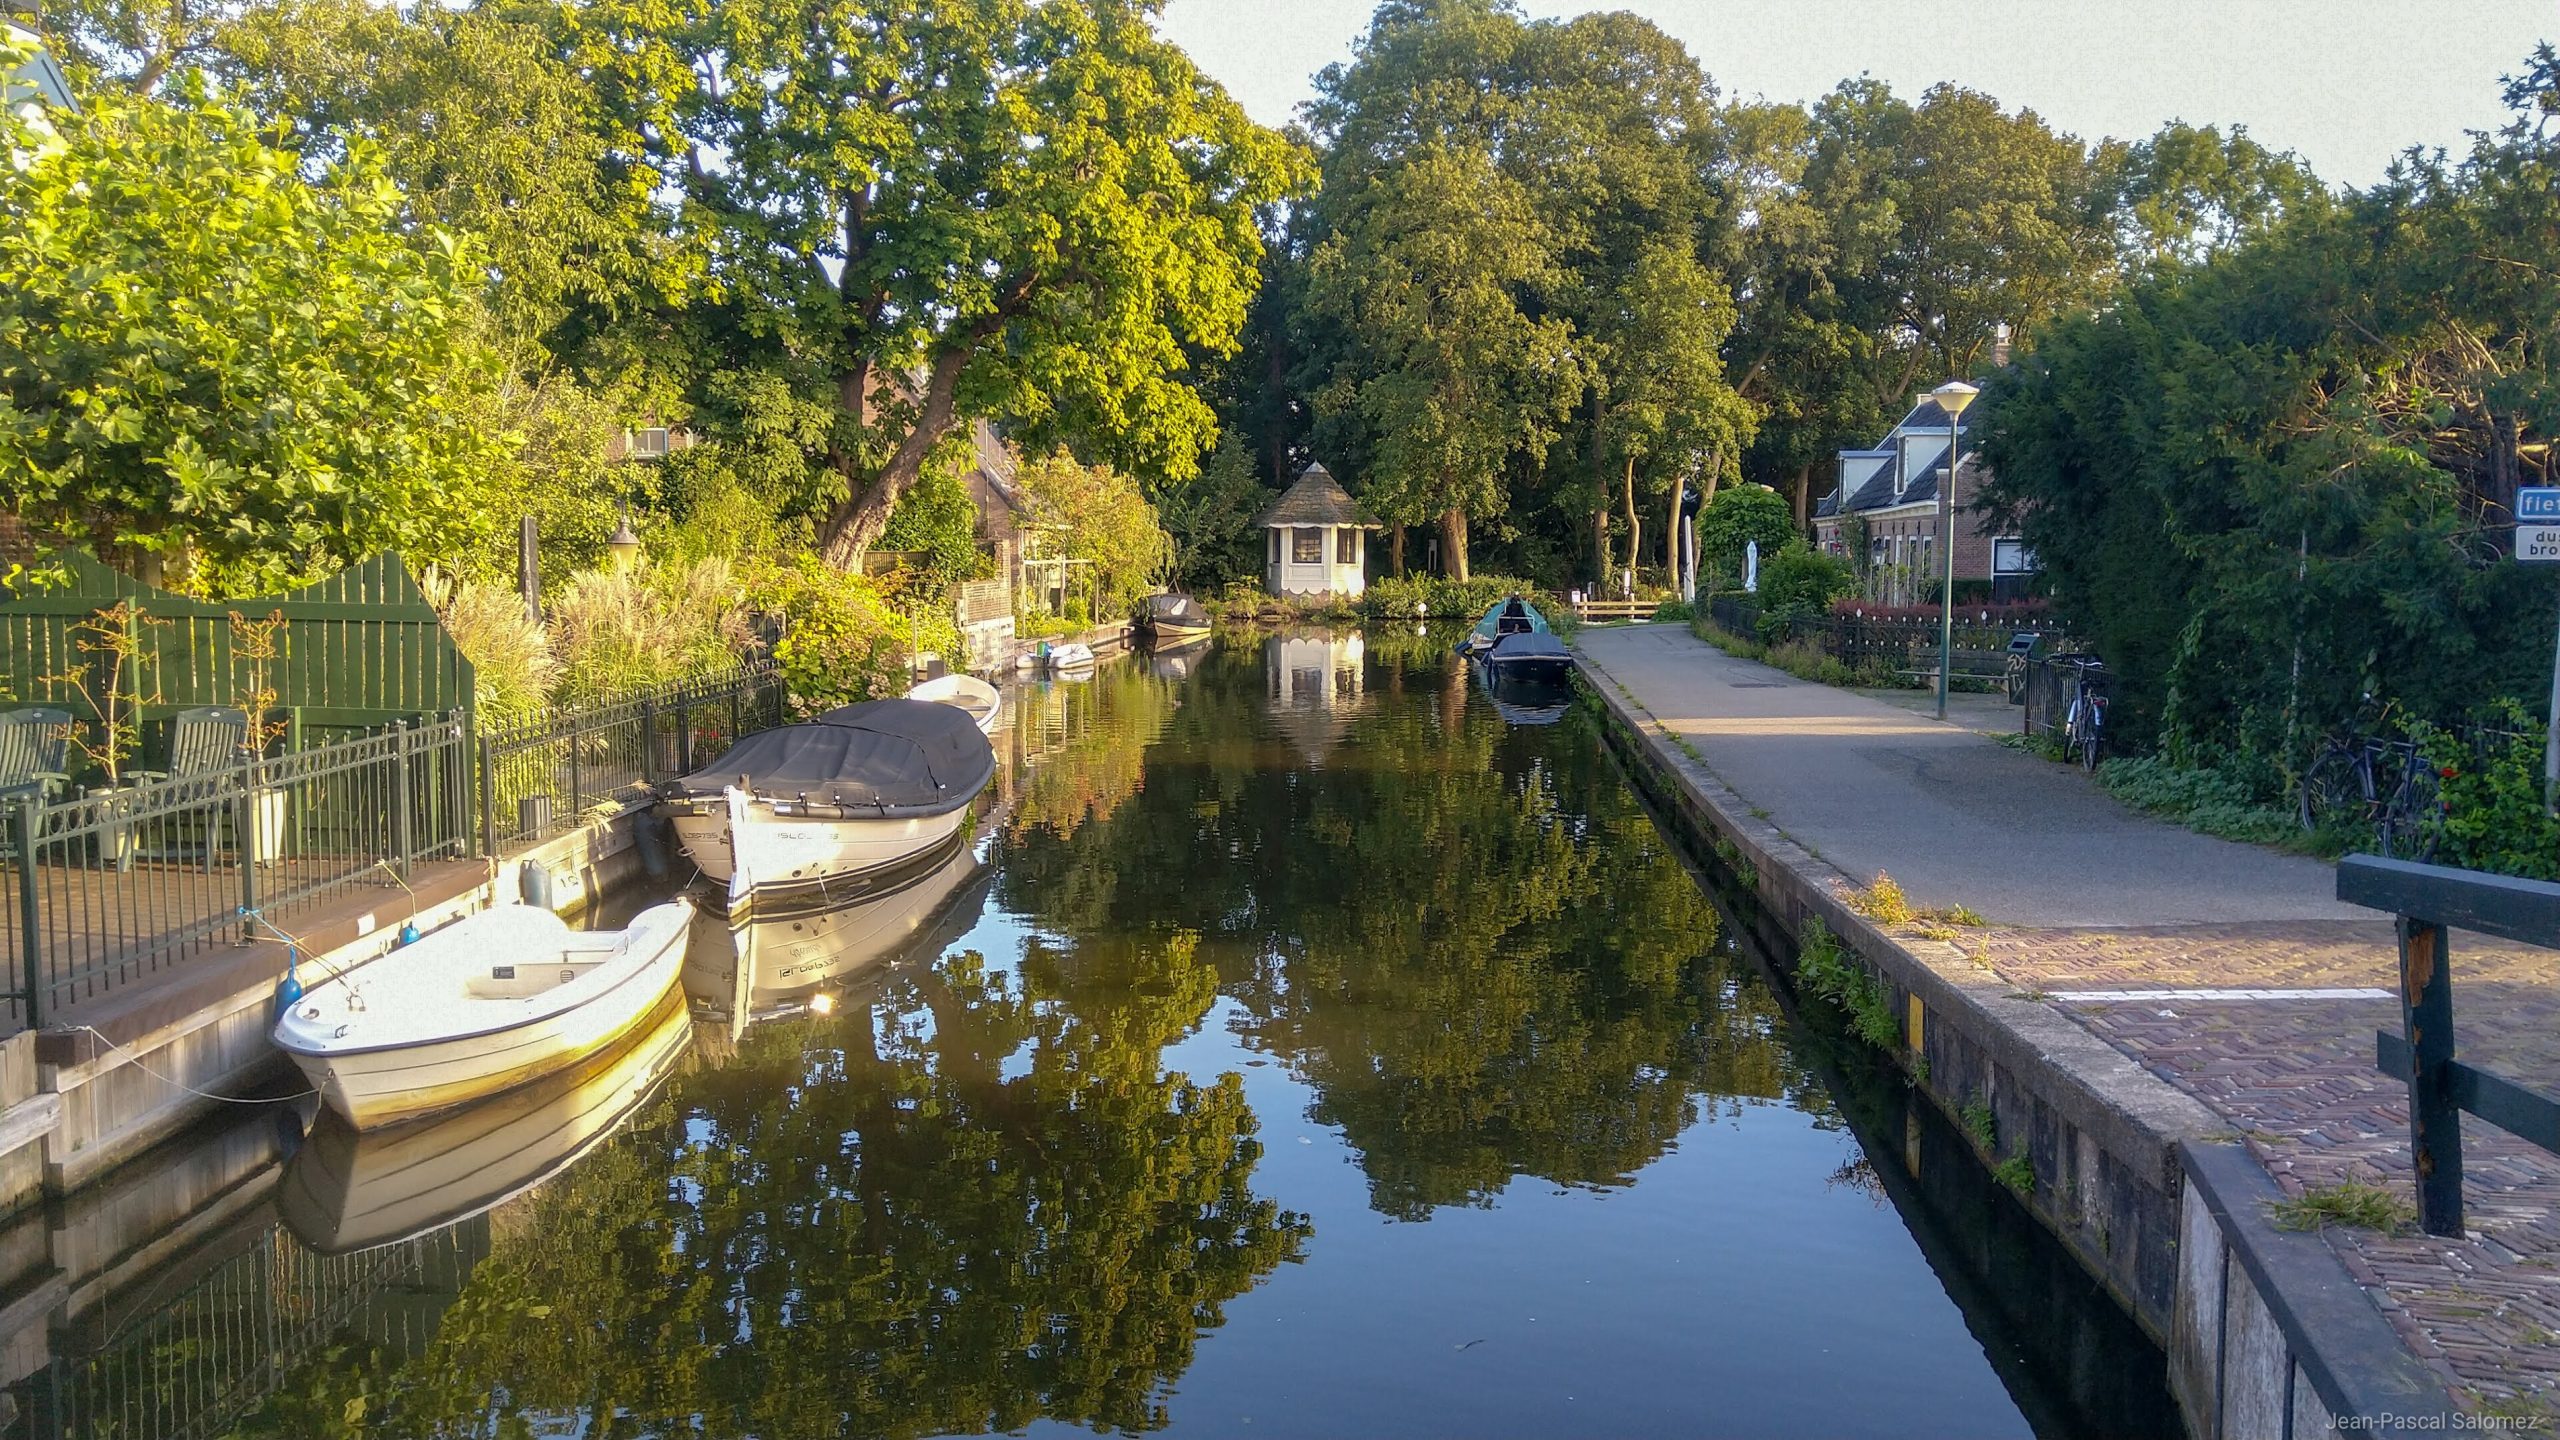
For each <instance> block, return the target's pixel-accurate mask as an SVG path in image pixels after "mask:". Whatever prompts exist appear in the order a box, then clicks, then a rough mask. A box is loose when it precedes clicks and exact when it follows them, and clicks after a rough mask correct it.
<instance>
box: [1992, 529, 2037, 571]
mask: <svg viewBox="0 0 2560 1440" xmlns="http://www.w3.org/2000/svg"><path fill="white" fill-rule="evenodd" d="M2035 569H2036V552H2034V551H2033V550H2030V549H2028V548H2027V542H2026V541H2024V540H2020V539H2016V538H2014V537H2012V538H2009V539H2005V540H1994V541H1992V542H1991V573H1992V574H1994V575H2032V574H2034V573H2035Z"/></svg>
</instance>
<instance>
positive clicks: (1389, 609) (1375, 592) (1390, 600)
mask: <svg viewBox="0 0 2560 1440" xmlns="http://www.w3.org/2000/svg"><path fill="white" fill-rule="evenodd" d="M1514 595H1517V596H1519V597H1520V598H1521V599H1523V600H1526V601H1528V602H1529V603H1530V604H1532V605H1535V606H1537V607H1538V613H1539V614H1541V615H1544V616H1546V617H1547V624H1548V625H1549V626H1551V627H1553V628H1554V629H1555V630H1556V631H1557V632H1558V633H1559V634H1562V633H1565V631H1566V629H1567V624H1568V622H1569V621H1570V620H1571V619H1572V615H1573V607H1572V606H1570V605H1567V604H1565V603H1564V601H1563V600H1562V599H1561V598H1559V597H1557V596H1554V595H1550V594H1547V593H1545V592H1544V591H1541V590H1540V589H1538V587H1536V586H1535V585H1532V584H1530V583H1529V582H1528V581H1526V580H1523V579H1521V578H1520V577H1519V576H1517V575H1478V576H1475V577H1473V578H1471V579H1467V580H1456V579H1451V578H1450V577H1448V576H1445V575H1407V576H1402V577H1398V576H1393V575H1390V576H1387V577H1386V578H1384V579H1382V580H1378V581H1376V582H1374V583H1373V584H1371V585H1370V586H1369V587H1368V588H1367V589H1366V590H1364V591H1362V592H1361V595H1360V612H1361V613H1362V614H1364V615H1368V616H1371V617H1373V618H1375V619H1380V620H1412V619H1420V618H1424V617H1428V618H1430V619H1434V620H1470V621H1472V620H1481V619H1483V618H1484V612H1486V611H1487V610H1490V609H1492V608H1493V607H1494V606H1496V605H1499V604H1501V603H1502V602H1503V601H1505V600H1508V599H1510V598H1511V597H1512V596H1514Z"/></svg>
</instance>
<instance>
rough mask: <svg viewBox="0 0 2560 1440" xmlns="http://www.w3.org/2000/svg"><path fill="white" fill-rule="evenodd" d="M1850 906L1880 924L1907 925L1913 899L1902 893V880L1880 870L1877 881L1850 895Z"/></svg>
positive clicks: (1909, 919) (1909, 920)
mask: <svg viewBox="0 0 2560 1440" xmlns="http://www.w3.org/2000/svg"><path fill="white" fill-rule="evenodd" d="M1849 908H1850V909H1852V910H1855V911H1857V912H1858V913H1859V914H1861V915H1864V916H1866V917H1867V918H1868V919H1870V920H1873V921H1874V922H1876V923H1877V924H1879V925H1885V926H1893V925H1907V924H1909V923H1910V922H1911V915H1912V911H1911V899H1910V897H1909V896H1906V895H1904V894H1903V893H1902V885H1901V882H1899V881H1897V880H1895V879H1894V878H1893V877H1892V876H1890V875H1887V874H1885V873H1883V872H1882V871H1878V872H1877V873H1876V878H1875V882H1874V883H1873V884H1871V885H1869V886H1867V887H1866V888H1865V889H1863V890H1860V891H1857V892H1856V893H1854V894H1852V895H1851V896H1850V897H1849Z"/></svg>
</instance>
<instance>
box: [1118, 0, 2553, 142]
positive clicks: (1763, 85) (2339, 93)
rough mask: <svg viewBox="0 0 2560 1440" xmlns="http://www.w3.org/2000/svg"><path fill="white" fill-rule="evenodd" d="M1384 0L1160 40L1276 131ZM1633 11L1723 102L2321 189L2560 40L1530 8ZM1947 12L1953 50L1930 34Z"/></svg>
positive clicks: (2422, 2) (2036, 4)
mask: <svg viewBox="0 0 2560 1440" xmlns="http://www.w3.org/2000/svg"><path fill="white" fill-rule="evenodd" d="M1375 8H1376V7H1375V0H1171V3H1170V4H1169V5H1167V7H1166V11H1165V20H1164V28H1165V30H1166V32H1167V33H1168V34H1169V35H1171V36H1172V38H1173V39H1174V40H1175V41H1176V42H1177V43H1179V44H1180V45H1181V46H1182V47H1183V48H1184V49H1186V50H1188V51H1190V52H1191V54H1192V56H1193V57H1194V58H1195V59H1196V60H1198V62H1199V63H1200V65H1201V66H1202V68H1204V69H1206V70H1207V71H1208V72H1209V73H1210V74H1212V75H1214V76H1216V77H1217V78H1218V80H1219V81H1220V82H1221V83H1222V84H1224V85H1225V86H1226V87H1227V89H1228V90H1230V91H1231V92H1233V93H1234V94H1235V96H1236V98H1237V99H1239V100H1241V101H1242V102H1243V103H1244V106H1245V108H1246V109H1247V110H1249V111H1251V112H1252V113H1253V116H1254V118H1256V119H1258V120H1261V121H1264V122H1266V123H1271V124H1277V123H1279V122H1281V121H1284V120H1286V119H1288V118H1289V116H1290V113H1291V111H1292V110H1293V108H1294V107H1295V106H1296V105H1297V104H1298V103H1299V102H1300V101H1303V100H1305V99H1306V98H1307V97H1308V94H1309V89H1308V81H1309V79H1310V77H1312V76H1313V75H1314V74H1315V72H1316V71H1317V70H1319V69H1321V68H1323V67H1324V66H1326V65H1328V64H1330V63H1332V62H1333V61H1336V60H1341V59H1346V58H1348V57H1349V55H1350V53H1351V42H1352V40H1353V38H1354V37H1355V36H1357V35H1358V34H1359V33H1360V32H1361V31H1362V30H1363V29H1365V28H1366V27H1367V25H1368V20H1369V15H1370V12H1371V11H1372V10H1373V9H1375ZM1523 8H1524V9H1526V10H1527V11H1528V12H1529V13H1531V14H1533V15H1540V16H1560V15H1572V14H1578V13H1580V12H1582V11H1585V10H1591V9H1612V8H1614V9H1624V10H1632V11H1634V12H1636V13H1638V14H1641V15H1644V16H1647V17H1649V18H1650V19H1652V20H1653V21H1654V22H1655V23H1656V24H1659V25H1660V26H1662V28H1663V29H1665V30H1667V31H1669V32H1670V33H1671V34H1673V35H1675V36H1677V37H1678V38H1679V39H1680V40H1681V41H1682V43H1684V44H1686V45H1687V46H1688V47H1689V50H1690V52H1691V53H1692V54H1694V55H1696V56H1697V57H1698V60H1699V62H1700V63H1701V64H1703V65H1704V66H1705V67H1706V68H1707V72H1708V73H1709V74H1711V75H1713V76H1714V77H1715V79H1716V83H1717V84H1718V85H1719V86H1720V87H1721V88H1722V89H1723V91H1724V92H1725V93H1726V94H1728V95H1760V96H1766V97H1768V98H1770V99H1778V100H1810V99H1812V98H1813V97H1815V96H1817V95H1819V94H1821V93H1822V92H1824V91H1826V90H1829V89H1830V88H1831V87H1832V86H1834V85H1836V84H1838V83H1839V82H1840V81H1841V80H1842V79H1844V78H1846V77H1848V76H1851V75H1855V74H1857V73H1858V72H1860V71H1868V72H1871V73H1873V74H1874V75H1876V76H1877V77H1878V78H1880V79H1883V80H1885V81H1888V82H1890V83H1891V84H1892V86H1893V88H1894V89H1895V90H1896V91H1897V92H1900V93H1904V94H1908V95H1911V96H1914V97H1916V96H1917V95H1918V94H1919V93H1920V92H1921V91H1922V90H1925V89H1927V88H1928V87H1929V86H1931V85H1933V84H1936V83H1937V82H1939V81H1941V80H1954V81H1956V82H1957V83H1959V84H1962V85H1966V86H1969V87H1971V88H1973V89H1977V90H1982V91H1986V92H1988V93H1990V94H1992V95H1996V96H1998V97H1999V98H2000V100H2001V102H2002V103H2003V104H2005V105H2007V106H2009V107H2010V108H2011V109H2015V108H2017V107H2019V106H2021V105H2024V106H2027V107H2030V108H2032V109H2034V110H2036V111H2037V112H2038V113H2040V114H2042V115H2043V116H2044V117H2045V118H2046V119H2047V120H2048V121H2049V122H2051V123H2052V124H2054V125H2055V126H2057V127H2059V128H2061V129H2064V130H2068V131H2070V132H2072V133H2074V134H2077V135H2079V136H2081V137H2082V138H2083V139H2091V138H2095V137H2097V136H2100V135H2117V136H2124V137H2128V138H2130V137H2134V136H2139V135H2146V134H2149V133H2150V132H2151V131H2153V130H2156V129H2158V128H2159V127H2160V126H2161V125H2162V124H2163V123H2164V122H2166V121H2168V120H2171V119H2181V120H2186V121H2189V122H2192V123H2195V124H2206V123H2213V124H2220V125H2224V126H2228V125H2231V124H2234V123H2237V124H2243V125H2246V126H2248V127H2249V132H2250V133H2251V134H2252V135H2255V136H2256V137H2258V139H2259V140H2260V141H2261V142H2262V143H2265V144H2268V145H2271V146H2273V147H2275V148H2278V149H2288V150H2293V151H2295V152H2297V153H2299V154H2300V155H2301V156H2302V157H2303V158H2304V159H2306V160H2308V161H2310V162H2311V165H2312V168H2314V169H2315V170H2317V171H2319V173H2320V176H2321V178H2322V179H2325V180H2328V181H2331V182H2333V183H2335V182H2344V183H2349V184H2357V185H2364V184H2370V183H2371V182H2372V181H2373V180H2375V179H2376V178H2378V177H2379V176H2380V175H2381V174H2382V170H2383V167H2384V166H2385V165H2386V164H2387V163H2389V161H2390V158H2391V157H2392V156H2393V155H2394V154H2396V153H2398V152H2399V151H2400V150H2401V149H2403V148H2405V147H2407V146H2409V145H2411V144H2426V145H2430V146H2446V147H2452V148H2459V147H2460V146H2461V145H2462V144H2463V143H2464V132H2465V131H2466V130H2471V129H2483V128H2494V127H2495V126H2496V125H2497V124H2499V123H2500V122H2501V120H2502V119H2503V117H2504V112H2503V111H2502V110H2501V108H2500V107H2499V104H2498V95H2497V90H2498V77H2499V76H2501V75H2504V74H2509V73H2512V72H2514V71H2515V70H2516V69H2518V68H2519V67H2520V66H2521V64H2522V62H2523V60H2524V58H2525V56H2526V55H2527V54H2528V53H2529V52H2530V51H2531V50H2532V48H2533V46H2534V43H2535V42H2536V41H2538V40H2560V0H2405V3H2399V4H2385V3H2376V0H2112V3H2110V0H1968V3H1962V4H1957V3H1952V0H1941V3H1939V4H1936V5H1916V4H1883V3H1877V0H1618V3H1616V4H1614V5H1609V4H1592V3H1582V4H1573V3H1556V0H1526V3H1525V4H1524V6H1523ZM1941 17H1954V18H1955V19H1956V20H1957V21H1958V24H1959V32H1960V33H1958V34H1957V35H1956V36H1954V37H1953V38H1946V37H1943V36H1942V35H1941V34H1940V32H1939V27H1940V24H1941V23H1942V21H1941Z"/></svg>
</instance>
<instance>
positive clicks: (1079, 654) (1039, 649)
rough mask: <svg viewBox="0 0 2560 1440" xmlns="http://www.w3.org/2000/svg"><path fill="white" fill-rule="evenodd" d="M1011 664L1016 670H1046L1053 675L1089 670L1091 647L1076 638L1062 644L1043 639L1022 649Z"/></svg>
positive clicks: (1092, 662) (1091, 659) (1091, 658)
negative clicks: (1018, 657) (1037, 643)
mask: <svg viewBox="0 0 2560 1440" xmlns="http://www.w3.org/2000/svg"><path fill="white" fill-rule="evenodd" d="M1013 666H1014V668H1015V669H1017V670H1046V671H1048V672H1049V673H1051V674H1053V675H1054V674H1057V673H1059V672H1061V671H1066V670H1090V669H1092V668H1093V666H1094V658H1093V647H1092V646H1090V645H1087V644H1085V643H1083V642H1082V641H1078V640H1070V641H1068V642H1067V643H1066V644H1064V645H1052V644H1050V643H1049V642H1048V641H1046V640H1043V641H1041V642H1040V643H1039V645H1038V646H1036V647H1034V648H1033V649H1030V650H1026V651H1024V652H1023V653H1022V658H1020V659H1018V660H1016V661H1014V662H1013Z"/></svg>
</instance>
